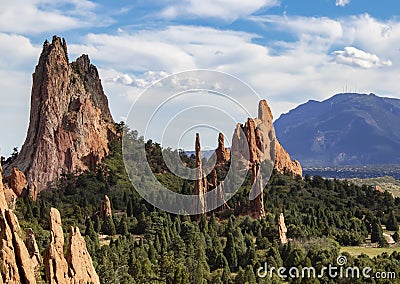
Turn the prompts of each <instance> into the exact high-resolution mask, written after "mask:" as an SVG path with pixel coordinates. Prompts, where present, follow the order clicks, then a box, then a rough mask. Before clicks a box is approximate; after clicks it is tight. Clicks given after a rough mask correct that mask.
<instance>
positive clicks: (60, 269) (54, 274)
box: [43, 208, 69, 284]
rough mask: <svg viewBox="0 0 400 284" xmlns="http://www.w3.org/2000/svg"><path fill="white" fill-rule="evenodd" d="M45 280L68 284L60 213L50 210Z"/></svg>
mask: <svg viewBox="0 0 400 284" xmlns="http://www.w3.org/2000/svg"><path fill="white" fill-rule="evenodd" d="M43 262H44V265H45V267H46V280H47V282H49V283H50V284H53V283H54V284H64V283H69V277H68V263H67V260H66V259H65V257H64V233H63V230H62V226H61V216H60V212H59V211H58V210H57V209H55V208H51V209H50V244H49V246H48V247H47V249H46V250H45V252H44V260H43Z"/></svg>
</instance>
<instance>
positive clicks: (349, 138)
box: [274, 94, 400, 166]
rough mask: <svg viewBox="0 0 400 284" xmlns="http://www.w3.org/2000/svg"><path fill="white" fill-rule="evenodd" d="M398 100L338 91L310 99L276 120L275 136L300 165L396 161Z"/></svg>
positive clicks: (399, 134)
mask: <svg viewBox="0 0 400 284" xmlns="http://www.w3.org/2000/svg"><path fill="white" fill-rule="evenodd" d="M399 124H400V100H398V99H391V98H383V97H378V96H376V95H374V94H369V95H365V94H337V95H335V96H333V97H331V98H330V99H327V100H325V101H322V102H317V101H308V102H307V103H305V104H302V105H300V106H298V107H297V108H295V109H293V110H291V111H290V112H289V113H287V114H283V115H281V117H280V118H279V119H278V120H277V121H276V122H275V123H274V126H275V131H276V135H277V137H278V139H279V140H280V141H281V143H282V145H283V146H284V147H285V148H286V149H287V150H288V152H289V153H291V154H292V156H293V157H294V158H296V159H298V160H299V161H300V162H301V163H302V164H303V165H307V166H316V165H323V166H328V165H368V164H369V165H372V164H395V163H400V155H399V153H398V149H400V128H399V127H398V125H399Z"/></svg>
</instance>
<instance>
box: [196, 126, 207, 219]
mask: <svg viewBox="0 0 400 284" xmlns="http://www.w3.org/2000/svg"><path fill="white" fill-rule="evenodd" d="M195 152H196V180H195V182H194V194H195V195H199V196H200V199H199V201H198V202H196V203H195V204H193V206H194V210H196V211H197V212H202V213H205V212H206V211H207V204H206V202H205V199H204V197H202V196H203V195H204V194H205V193H206V192H207V185H208V183H207V177H205V176H204V177H203V165H202V161H201V147H200V135H199V133H196V143H195Z"/></svg>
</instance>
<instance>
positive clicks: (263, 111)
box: [231, 100, 302, 218]
mask: <svg viewBox="0 0 400 284" xmlns="http://www.w3.org/2000/svg"><path fill="white" fill-rule="evenodd" d="M231 151H232V153H233V155H234V156H235V157H238V156H242V157H244V160H246V162H247V163H248V169H249V170H251V173H252V192H253V196H255V199H254V200H253V201H252V212H250V213H249V214H250V215H252V216H253V217H255V218H261V217H263V216H264V215H265V210H264V200H263V194H262V192H263V188H264V186H265V184H263V181H264V180H266V179H265V178H263V175H268V173H266V172H262V170H263V168H264V169H265V166H266V167H268V166H269V165H265V163H268V162H269V161H270V162H272V161H273V162H274V165H273V167H274V168H275V169H276V170H277V171H278V172H280V173H289V174H291V175H292V176H295V175H298V174H299V175H301V174H302V169H301V166H300V163H299V162H298V161H295V160H294V161H292V160H291V159H290V156H289V154H288V153H287V152H286V151H285V149H283V147H282V146H281V145H280V143H279V141H278V140H277V139H276V137H275V132H274V127H273V117H272V112H271V109H270V108H269V106H268V104H267V102H266V101H265V100H261V101H260V103H259V105H258V117H257V118H248V119H247V121H246V122H245V123H244V124H240V123H239V124H238V125H237V126H236V129H235V131H234V135H233V137H232V149H231ZM263 163H264V165H263ZM271 166H272V165H271ZM264 182H265V181H264Z"/></svg>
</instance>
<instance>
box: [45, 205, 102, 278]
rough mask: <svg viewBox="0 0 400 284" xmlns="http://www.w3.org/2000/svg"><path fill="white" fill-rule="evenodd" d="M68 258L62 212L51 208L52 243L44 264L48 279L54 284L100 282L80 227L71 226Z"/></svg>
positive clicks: (47, 250) (46, 252)
mask: <svg viewBox="0 0 400 284" xmlns="http://www.w3.org/2000/svg"><path fill="white" fill-rule="evenodd" d="M68 239H69V242H68V247H67V258H65V257H64V251H63V247H64V234H63V230H62V226H61V217H60V212H58V210H57V209H55V208H51V210H50V245H49V247H48V248H47V249H46V251H45V255H44V261H43V262H44V265H45V268H46V280H47V282H49V283H54V284H56V283H57V284H64V283H65V284H78V283H94V284H99V283H100V280H99V276H98V275H97V273H96V271H95V269H94V267H93V263H92V259H91V257H90V255H89V253H88V251H87V248H86V242H85V240H84V239H83V237H82V236H81V234H80V232H79V229H78V227H70V229H69V238H68Z"/></svg>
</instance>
